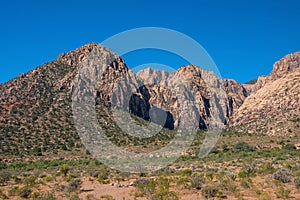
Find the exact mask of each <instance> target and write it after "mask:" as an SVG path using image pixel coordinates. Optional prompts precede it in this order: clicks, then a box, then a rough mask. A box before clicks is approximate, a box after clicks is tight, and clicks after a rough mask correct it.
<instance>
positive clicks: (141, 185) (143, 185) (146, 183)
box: [133, 179, 156, 197]
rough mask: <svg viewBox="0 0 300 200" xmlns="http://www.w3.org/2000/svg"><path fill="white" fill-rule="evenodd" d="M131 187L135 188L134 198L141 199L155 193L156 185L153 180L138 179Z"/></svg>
mask: <svg viewBox="0 0 300 200" xmlns="http://www.w3.org/2000/svg"><path fill="white" fill-rule="evenodd" d="M133 186H135V187H136V188H137V192H136V193H135V196H136V197H143V196H144V195H149V194H153V193H154V191H155V187H156V183H155V181H154V180H153V179H150V180H147V179H138V180H136V181H135V182H134V183H133Z"/></svg>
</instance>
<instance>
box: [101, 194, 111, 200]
mask: <svg viewBox="0 0 300 200" xmlns="http://www.w3.org/2000/svg"><path fill="white" fill-rule="evenodd" d="M100 199H105V200H114V198H113V197H112V196H111V195H109V194H105V195H101V196H100Z"/></svg>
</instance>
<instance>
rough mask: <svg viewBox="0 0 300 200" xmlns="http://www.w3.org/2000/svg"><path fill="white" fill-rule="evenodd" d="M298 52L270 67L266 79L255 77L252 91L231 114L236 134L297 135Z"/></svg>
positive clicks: (299, 116) (299, 119) (299, 111)
mask: <svg viewBox="0 0 300 200" xmlns="http://www.w3.org/2000/svg"><path fill="white" fill-rule="evenodd" d="M299 88H300V52H297V53H293V54H289V55H287V56H285V57H284V58H282V59H281V60H280V61H278V62H276V63H275V64H274V68H273V71H272V72H271V74H270V75H269V76H263V77H259V78H258V81H257V82H256V83H255V84H254V85H253V92H252V93H251V95H250V96H249V97H248V98H246V99H245V101H244V103H243V104H242V105H241V106H240V107H239V108H238V110H237V111H236V112H235V113H234V114H233V117H232V122H231V126H232V127H235V128H236V129H237V130H239V131H243V132H249V133H263V134H272V135H276V134H278V135H282V134H300V128H299V126H300V123H299V122H300V106H299V105H300V89H299Z"/></svg>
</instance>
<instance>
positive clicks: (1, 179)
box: [0, 170, 12, 184]
mask: <svg viewBox="0 0 300 200" xmlns="http://www.w3.org/2000/svg"><path fill="white" fill-rule="evenodd" d="M11 177H12V175H11V172H9V171H7V170H2V171H0V184H4V183H6V182H7V181H9V179H10V178H11Z"/></svg>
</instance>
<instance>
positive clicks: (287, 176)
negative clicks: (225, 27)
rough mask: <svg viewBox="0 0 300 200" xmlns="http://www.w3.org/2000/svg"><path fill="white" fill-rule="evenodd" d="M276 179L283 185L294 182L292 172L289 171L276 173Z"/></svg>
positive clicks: (283, 170)
mask: <svg viewBox="0 0 300 200" xmlns="http://www.w3.org/2000/svg"><path fill="white" fill-rule="evenodd" d="M274 179H275V180H278V181H281V182H282V183H289V182H291V180H292V178H291V172H290V171H289V170H287V169H280V170H278V171H276V172H275V173H274Z"/></svg>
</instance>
